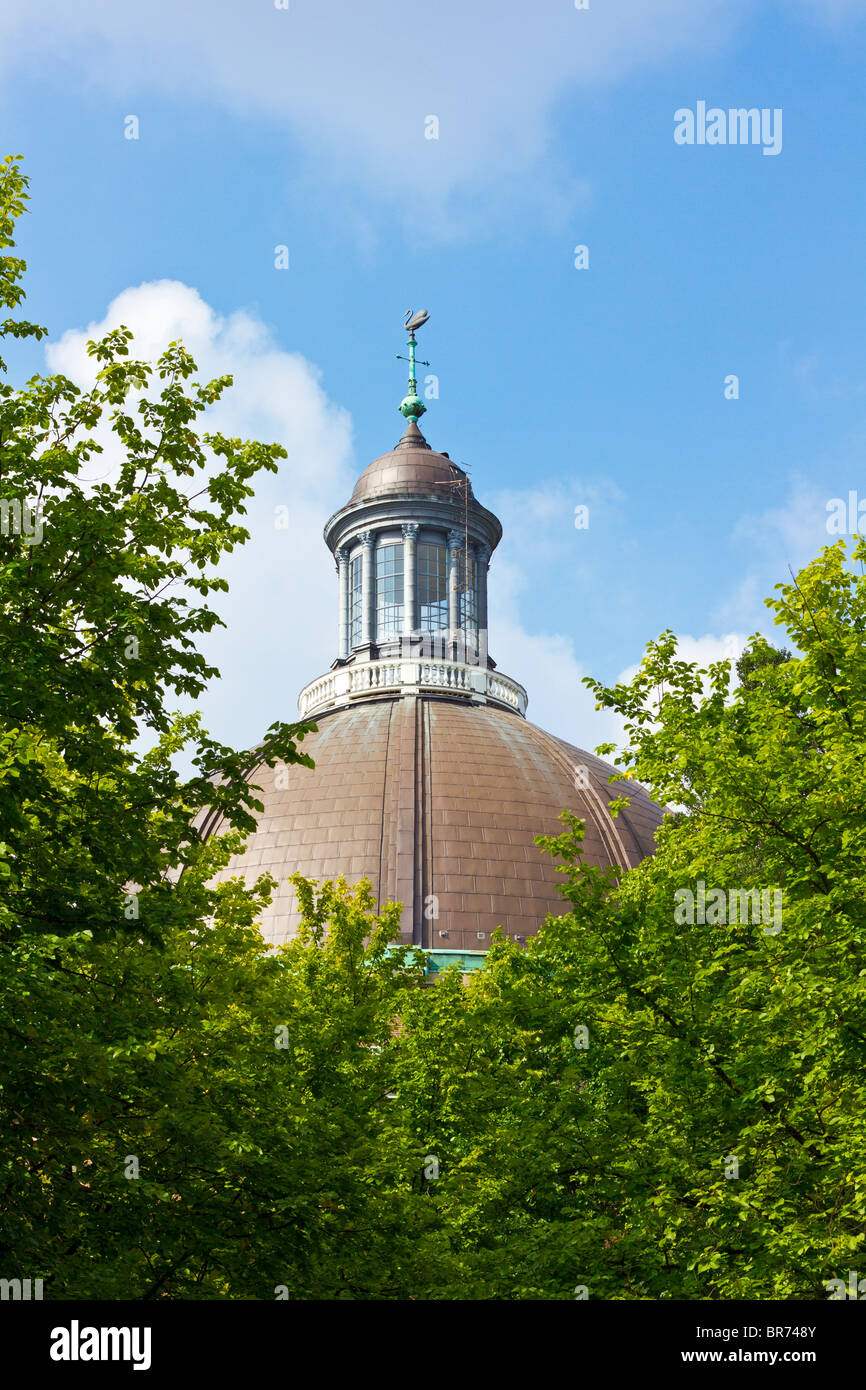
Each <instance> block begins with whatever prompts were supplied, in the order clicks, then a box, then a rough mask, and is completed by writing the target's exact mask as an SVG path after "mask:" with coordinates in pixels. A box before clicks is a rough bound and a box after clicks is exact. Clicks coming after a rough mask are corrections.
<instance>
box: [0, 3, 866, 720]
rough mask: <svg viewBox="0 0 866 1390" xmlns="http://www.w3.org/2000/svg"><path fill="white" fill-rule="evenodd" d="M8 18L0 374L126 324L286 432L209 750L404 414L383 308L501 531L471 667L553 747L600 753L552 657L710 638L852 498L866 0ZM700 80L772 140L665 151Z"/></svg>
mask: <svg viewBox="0 0 866 1390" xmlns="http://www.w3.org/2000/svg"><path fill="white" fill-rule="evenodd" d="M0 19H2V32H3V37H4V42H3V45H2V50H0V115H2V124H3V130H4V147H5V149H4V152H10V153H16V154H21V155H22V156H23V158H24V162H25V166H26V169H27V172H28V173H29V174H30V176H31V179H32V189H31V191H32V195H33V202H32V205H31V207H32V211H31V215H30V216H29V217H28V218H27V219H26V225H25V229H24V232H23V235H22V240H21V249H22V254H24V255H25V256H26V258H27V259H28V261H29V264H30V271H29V276H28V286H29V304H28V311H29V314H30V316H31V317H33V318H36V319H38V320H39V321H40V322H43V323H45V324H47V325H48V326H49V328H50V331H51V339H50V342H49V345H48V347H47V349H45V347H44V346H40V347H37V346H35V345H24V346H22V348H21V350H20V351H19V352H17V354H15V355H13V357H12V362H13V366H14V371H15V374H16V375H18V374H19V373H25V372H27V373H29V372H30V371H33V370H46V369H50V370H62V371H65V372H66V373H67V374H69V375H71V376H75V377H79V378H81V379H84V378H85V377H86V374H87V371H88V361H87V358H86V353H85V348H84V345H85V343H86V340H87V338H89V337H91V336H93V335H95V334H97V333H98V332H100V331H101V329H103V328H108V327H110V326H114V325H116V324H117V323H120V322H123V323H126V324H128V325H129V326H130V327H131V328H132V329H133V330H134V331H135V334H136V338H137V340H138V341H137V350H138V352H139V354H140V355H142V356H155V355H156V354H157V353H158V352H159V350H160V349H161V347H162V346H163V345H164V343H166V342H167V341H169V340H170V339H172V338H177V337H183V339H184V341H185V342H186V343H187V345H188V346H189V347H190V348H191V350H192V351H193V352H194V354H195V356H196V357H197V359H198V361H199V363H200V366H201V369H202V372H203V373H206V374H208V375H212V374H215V373H217V372H223V371H230V372H232V373H233V374H234V377H235V382H236V385H235V388H234V390H233V391H232V392H231V394H230V396H229V397H227V398H226V400H225V402H224V403H223V404H222V405H221V406H220V407H219V410H218V419H217V420H216V421H215V424H218V425H219V426H220V427H221V428H230V429H231V431H232V432H233V433H240V434H248V435H253V436H256V437H259V438H264V439H268V440H270V439H279V440H280V441H282V442H283V443H284V444H285V446H286V448H287V449H288V451H289V458H288V459H287V460H286V462H285V463H284V465H283V468H282V470H281V474H280V476H279V477H278V478H275V479H274V478H270V477H269V478H268V479H267V480H266V481H265V482H263V483H262V485H261V488H260V492H259V495H258V497H257V499H256V502H255V505H254V506H253V507H252V509H251V512H250V527H251V531H252V538H251V541H250V543H249V545H248V546H247V547H246V549H245V551H244V552H243V554H239V555H237V556H233V557H231V563H230V566H229V571H228V572H229V577H230V579H231V581H232V592H231V595H230V597H229V598H228V599H227V600H226V601H225V603H224V604H223V612H224V616H225V620H226V623H227V628H226V630H225V631H223V632H221V633H219V634H218V635H216V636H215V637H214V638H213V639H212V644H211V648H210V654H211V655H212V656H213V657H214V659H215V660H216V662H217V664H218V665H219V666H220V668H221V670H222V673H223V679H222V681H221V682H220V683H218V684H217V685H215V686H214V688H213V690H212V691H211V692H210V693H209V695H208V696H207V698H206V700H205V701H204V710H205V715H206V720H207V722H208V724H209V725H210V727H211V729H212V730H213V732H214V733H215V734H217V735H219V736H221V737H223V738H225V739H226V740H227V741H231V742H234V743H236V744H249V743H252V742H254V741H255V740H256V739H257V738H258V736H259V735H260V734H261V732H262V730H263V728H264V727H266V726H267V725H268V724H269V723H271V722H272V720H273V719H275V718H291V717H292V716H293V714H294V711H295V699H296V695H297V692H298V690H299V688H300V687H301V686H302V685H304V684H305V683H306V682H307V681H308V680H310V679H311V678H312V677H314V676H316V675H318V674H320V673H321V672H322V671H324V670H325V669H327V667H328V666H329V664H330V661H331V659H332V657H333V655H334V654H335V650H336V582H335V579H334V575H333V566H332V562H331V561H330V557H329V556H328V555H327V552H326V550H325V547H324V544H323V542H322V540H321V527H322V524H323V522H324V520H325V519H326V517H327V516H328V515H329V514H330V513H331V512H333V511H334V510H336V508H337V507H339V506H340V505H341V504H342V503H343V502H344V501H345V500H346V498H347V496H348V493H349V491H350V490H351V486H352V483H353V481H354V477H355V475H356V474H357V473H358V472H359V471H360V470H361V469H362V468H363V467H364V466H365V465H366V463H367V462H369V460H370V459H372V458H374V457H375V456H376V455H378V454H380V453H382V452H384V451H385V450H386V449H388V448H390V447H392V446H393V444H394V443H395V442H396V439H397V438H398V436H399V434H400V429H401V425H402V421H401V419H400V417H399V416H398V414H397V409H396V407H397V405H398V403H399V401H400V399H401V396H402V394H403V392H404V385H405V383H404V378H403V374H402V372H403V369H402V364H400V363H398V362H397V361H396V355H397V353H399V352H402V351H403V350H404V349H403V335H402V332H401V327H400V325H401V322H402V317H403V314H404V313H405V311H406V309H408V308H409V307H410V306H411V307H413V308H416V309H417V308H420V307H426V308H427V309H429V311H430V313H431V320H430V323H429V325H428V326H427V327H426V328H425V329H424V334H423V339H422V343H423V353H422V355H423V356H424V357H425V358H428V359H429V360H430V362H431V367H430V370H431V371H434V372H435V373H436V375H437V376H438V379H439V390H440V396H439V399H438V400H436V401H431V402H430V409H429V413H428V414H427V416H426V417H425V420H424V422H423V423H424V428H425V432H426V434H427V437H428V439H429V440H430V442H431V443H432V444H433V446H434V447H436V448H441V449H447V450H449V452H450V453H451V456H452V457H453V458H455V459H456V460H458V461H459V462H461V463H463V464H464V465H466V466H468V468H469V470H470V472H471V475H472V479H473V484H474V487H475V490H476V493H477V494H478V496H479V497H480V498H481V500H482V501H484V502H485V504H486V505H488V506H490V507H492V508H493V509H494V510H495V511H497V513H498V514H499V515H500V516H501V518H502V521H503V524H504V527H505V538H504V540H503V543H502V545H501V546H500V548H499V550H498V552H497V554H496V556H495V557H494V562H493V565H492V567H491V574H490V593H491V617H490V649H491V653H492V655H493V656H494V657H495V658H496V660H497V662H498V663H499V665H500V667H501V668H502V669H503V670H505V671H506V672H508V673H509V674H511V675H514V676H515V677H517V678H518V679H520V680H522V681H523V683H524V684H525V685H526V686H527V687H528V690H529V696H530V717H531V718H533V719H534V720H535V721H536V722H538V723H541V724H542V725H545V726H546V727H547V728H549V729H550V730H551V731H552V732H555V733H558V734H560V735H563V736H565V737H567V738H569V739H571V740H573V741H575V742H577V743H583V744H584V745H585V746H590V747H591V746H593V745H594V744H595V743H597V742H598V741H599V740H600V739H601V738H604V737H606V736H607V729H606V727H605V725H604V723H603V721H602V720H601V719H600V717H599V716H596V715H595V714H594V712H593V710H592V707H591V701H589V700H588V698H587V696H586V694H585V692H584V690H583V688H582V686H581V684H580V678H581V676H582V675H584V674H586V673H592V674H594V675H597V676H599V677H601V678H603V679H605V680H613V679H615V678H616V677H617V676H618V675H619V673H620V672H622V671H624V670H627V669H628V668H630V667H631V666H633V665H634V664H635V663H636V662H637V661H638V660H639V659H640V655H641V652H642V650H643V647H644V644H645V643H646V641H647V640H649V639H651V638H653V637H654V636H656V635H657V634H658V633H659V632H660V631H662V630H663V629H665V628H673V629H674V630H675V631H676V632H677V633H678V634H680V635H681V637H682V643H683V649H684V652H685V654H686V655H687V656H690V657H696V658H697V657H699V658H701V659H713V658H715V657H717V656H719V655H735V654H736V652H737V651H738V650H739V649H740V647H741V646H742V643H743V641H744V639H745V637H746V635H748V634H749V633H752V632H754V631H756V630H758V629H763V630H765V631H767V632H768V633H770V632H771V628H770V626H769V623H768V617H767V614H766V610H765V608H764V606H763V598H764V597H765V596H766V595H767V594H768V593H770V592H771V590H772V587H773V585H774V584H776V583H779V582H780V581H782V580H784V579H785V577H786V575H787V569H788V566H789V565H792V566H794V567H796V566H797V565H799V564H802V563H803V562H804V561H805V560H807V559H808V558H810V556H811V555H813V554H814V553H815V552H816V551H817V550H818V548H819V547H820V546H821V545H823V544H826V543H827V542H828V540H830V539H831V537H829V536H828V534H827V531H826V524H825V523H826V517H827V510H826V508H827V502H828V500H829V499H830V498H833V497H837V496H842V497H847V495H848V492H849V491H850V490H851V489H857V488H858V487H859V489H860V493H861V494H862V495H863V496H864V497H866V473H864V468H863V458H864V443H866V438H864V436H866V420H864V405H866V397H864V385H866V347H864V340H863V333H862V317H863V314H862V301H863V288H864V274H863V262H864V249H863V248H864V245H866V236H864V206H866V205H864V191H863V190H864V178H863V148H864V124H866V103H864V98H863V95H862V87H863V84H862V73H863V65H864V56H866V51H864V50H866V0H784V3H783V0H778V2H776V0H727V3H725V4H720V3H718V0H654V3H652V4H647V3H645V0H643V2H641V0H589V8H583V9H578V8H577V7H576V5H575V3H574V0H534V3H532V4H525V3H524V4H517V3H514V0H497V2H496V3H493V0H473V2H472V3H471V4H466V3H465V0H464V3H460V4H458V3H455V0H441V3H431V4H419V5H416V6H413V7H407V6H406V5H405V4H404V3H398V0H367V3H365V4H363V5H360V4H358V3H356V0H352V3H350V0H287V3H286V4H285V5H284V3H283V0H277V3H274V0H208V3H204V2H203V0H184V3H182V4H177V3H172V4H169V3H168V0H149V3H148V4H146V5H139V6H128V5H118V4H117V3H116V0H76V3H75V4H74V5H70V4H68V3H61V0H41V2H40V4H39V5H38V6H34V5H33V4H32V3H26V0H0ZM701 102H703V103H705V104H706V108H720V109H721V110H722V111H727V110H728V109H730V108H739V107H756V108H759V109H762V110H763V109H767V110H768V111H770V112H775V111H781V112H782V125H781V127H780V129H781V132H782V145H781V150H780V151H779V153H778V154H776V155H774V156H772V157H767V156H766V155H765V154H764V151H763V149H762V147H760V146H759V145H745V146H743V145H734V144H725V145H720V144H715V145H714V144H711V143H704V144H697V143H696V144H693V145H681V144H677V143H676V142H675V140H674V131H675V127H676V122H675V113H676V112H677V111H681V110H683V109H690V110H692V111H695V112H697V110H698V104H699V103H701ZM131 118H134V120H132V119H131ZM431 118H435V120H432V119H431ZM131 133H134V134H135V136H136V137H137V138H127V137H128V136H129V135H130V134H131ZM432 133H435V135H436V136H437V138H428V137H429V136H430V135H431V134H432ZM279 246H285V247H287V248H288V261H289V267H288V269H278V268H277V266H276V265H275V260H276V259H277V257H276V255H275V248H276V247H279ZM577 246H585V247H587V248H588V253H587V257H585V259H586V258H588V266H587V267H586V268H581V269H578V268H576V266H575V259H576V257H575V248H576V247H577ZM732 376H735V377H736V378H737V379H738V391H739V394H738V397H737V398H736V399H733V398H729V397H730V394H731V392H730V387H729V388H728V391H727V395H726V381H727V380H729V379H730V378H731V377H732ZM280 504H283V505H286V506H287V507H288V508H289V516H290V525H289V528H288V529H287V530H277V529H275V527H274V524H273V518H274V508H275V506H277V505H280ZM578 505H586V506H588V507H589V509H590V525H589V528H588V529H587V530H576V529H575V527H574V509H575V507H576V506H578Z"/></svg>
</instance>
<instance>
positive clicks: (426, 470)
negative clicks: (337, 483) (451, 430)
mask: <svg viewBox="0 0 866 1390" xmlns="http://www.w3.org/2000/svg"><path fill="white" fill-rule="evenodd" d="M466 477H467V475H466V473H464V471H463V469H462V468H458V466H457V464H456V463H452V462H451V460H450V459H449V457H448V455H447V454H439V453H437V452H436V450H435V449H431V447H430V445H429V444H428V443H427V440H426V439H425V438H424V436H423V434H422V433H421V431H420V430H419V428H418V426H417V425H416V424H415V423H414V421H410V422H409V424H408V426H407V427H406V431H405V433H404V435H403V437H402V439H401V440H400V442H399V443H398V444H397V445H396V447H395V448H393V449H391V450H390V451H389V452H388V453H387V454H382V455H380V457H379V458H377V459H374V460H373V462H372V463H371V464H369V465H368V466H367V467H366V468H365V469H364V471H363V473H362V474H361V476H360V478H359V479H358V481H357V483H356V484H355V490H354V492H353V493H352V497H351V500H350V503H349V505H350V506H351V505H352V504H353V503H356V502H363V501H366V500H367V499H368V498H372V497H379V496H385V495H387V496H391V495H394V494H396V493H404V494H406V495H407V496H411V497H423V496H425V495H426V496H436V497H438V498H440V499H442V500H444V496H447V491H448V485H449V484H453V483H462V482H463V481H464V480H465V479H466ZM469 497H470V498H471V497H472V485H471V483H470V484H469Z"/></svg>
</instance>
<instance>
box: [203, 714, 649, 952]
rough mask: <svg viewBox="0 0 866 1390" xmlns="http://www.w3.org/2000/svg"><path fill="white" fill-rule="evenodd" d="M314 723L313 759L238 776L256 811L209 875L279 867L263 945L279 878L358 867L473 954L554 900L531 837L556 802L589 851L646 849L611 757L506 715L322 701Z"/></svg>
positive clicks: (545, 826)
mask: <svg viewBox="0 0 866 1390" xmlns="http://www.w3.org/2000/svg"><path fill="white" fill-rule="evenodd" d="M318 724H319V727H318V732H317V733H314V734H310V735H308V736H307V738H305V740H304V743H303V749H304V752H305V753H307V752H308V753H310V754H311V755H312V757H313V759H314V761H315V768H314V769H310V768H307V767H303V766H292V767H289V768H287V769H286V768H284V769H281V771H282V778H281V782H286V783H287V785H286V786H284V787H283V786H282V785H281V787H280V788H279V789H278V788H277V787H276V786H275V769H272V768H268V767H266V766H261V767H259V768H257V769H256V770H255V771H254V772H253V774H252V775H251V778H250V780H251V781H252V782H254V783H256V784H257V785H259V786H260V787H261V788H262V792H261V794H260V796H261V800H262V801H263V803H264V811H263V813H262V815H261V816H260V818H259V823H258V827H257V829H256V831H255V832H254V833H253V834H252V835H251V836H250V838H249V840H248V841H247V847H246V850H245V851H244V853H243V854H241V855H238V856H236V857H235V858H233V859H232V861H231V862H230V864H229V865H228V866H227V868H226V869H225V870H223V871H222V872H221V873H220V874H219V875H218V880H219V879H225V878H231V877H236V876H241V877H243V878H244V879H245V880H247V882H250V883H251V882H253V881H254V880H255V878H256V877H257V875H258V874H260V873H263V872H265V871H267V872H269V873H270V874H272V875H273V877H274V878H275V879H277V880H278V887H277V889H276V891H275V894H274V898H273V901H272V902H271V905H270V907H269V908H267V909H266V911H265V914H264V916H263V918H262V931H263V933H264V936H265V938H266V939H267V940H269V941H271V942H273V943H275V944H276V943H279V942H283V941H286V940H288V939H289V937H291V936H292V935H293V934H294V932H295V930H296V928H297V925H298V912H297V903H296V899H295V894H294V890H293V888H292V885H291V884H290V883H288V882H287V881H286V880H287V878H288V875H289V874H292V873H295V872H299V873H302V874H304V875H305V876H306V877H308V878H315V879H328V878H333V877H335V876H336V875H338V874H343V875H344V876H345V877H346V878H347V879H348V880H349V882H351V883H357V882H358V880H359V879H361V878H364V877H366V878H369V879H370V881H371V882H372V885H373V892H374V894H375V895H376V896H377V898H378V901H379V904H380V905H382V904H384V903H385V902H387V901H388V900H392V901H394V900H396V901H399V902H402V903H403V904H404V907H405V911H404V917H403V930H404V938H405V939H412V937H413V936H414V939H415V942H416V944H420V945H422V946H425V947H432V948H435V949H440V950H449V951H450V950H473V951H478V950H482V951H483V950H485V949H487V947H488V946H489V945H490V936H491V933H492V932H493V931H494V930H495V929H496V927H498V926H502V927H503V929H504V930H505V932H506V934H507V935H509V936H511V937H515V936H516V937H521V938H522V937H528V936H531V935H533V934H534V933H535V932H537V930H538V928H539V927H540V926H541V924H542V922H543V921H544V918H545V916H546V914H547V913H548V912H552V913H554V914H556V915H562V914H563V913H564V912H565V911H566V910H567V904H566V903H565V901H564V900H563V898H562V896H561V895H560V893H559V891H558V888H559V885H560V884H561V883H562V881H563V880H562V876H561V875H560V874H557V873H556V866H555V862H554V860H553V859H552V858H551V857H550V855H548V854H546V853H544V852H543V851H542V850H541V849H539V848H538V847H537V846H536V845H534V844H533V837H534V836H536V835H539V834H547V835H551V834H558V833H560V832H561V831H562V828H563V827H562V823H561V822H560V820H559V814H560V812H561V811H562V810H563V809H566V808H567V809H569V810H573V811H575V812H576V813H577V814H578V815H579V816H580V817H581V818H583V819H584V821H585V823H586V838H585V840H584V853H585V858H586V861H587V862H589V863H591V864H596V865H599V866H606V865H609V864H617V865H619V866H621V867H623V868H627V867H632V866H634V865H636V864H637V863H639V861H640V860H641V859H643V858H644V857H645V856H646V855H648V854H651V853H652V852H653V849H654V838H653V837H654V831H655V828H656V826H657V825H658V824H659V822H660V821H661V815H662V813H661V810H660V809H659V807H658V806H656V805H655V804H654V803H653V802H652V801H651V800H650V798H649V796H648V795H647V793H646V792H645V791H644V789H643V788H642V787H639V786H637V785H635V784H631V785H630V786H629V788H628V794H629V797H630V801H631V805H630V808H629V809H628V810H625V811H623V812H621V813H620V815H619V816H618V817H617V819H616V820H614V819H613V818H612V817H611V815H610V813H609V811H608V809H607V805H608V802H609V801H610V800H611V799H612V798H613V797H615V796H617V795H619V794H620V793H621V786H620V784H614V785H613V786H610V785H608V780H607V779H608V777H609V776H610V773H611V771H612V770H613V769H612V768H610V767H609V766H608V765H607V764H606V763H603V762H601V761H600V760H599V759H598V758H595V757H593V756H592V755H591V754H589V753H584V752H582V751H581V750H580V749H578V748H573V747H572V746H571V745H570V744H568V743H565V742H563V741H562V740H561V739H557V738H554V737H552V736H551V735H550V734H547V733H545V732H544V731H543V730H542V729H539V728H537V727H536V726H535V725H533V724H529V723H527V721H526V720H525V719H523V718H522V717H521V716H520V715H518V714H516V713H510V712H509V711H508V710H505V709H502V708H498V707H496V706H494V705H490V704H488V705H477V704H469V703H461V702H460V701H459V700H456V699H448V698H443V697H440V696H433V695H430V696H425V695H398V696H396V697H394V698H379V699H367V700H363V701H361V702H360V703H357V704H351V705H348V706H344V707H342V708H339V709H335V710H332V711H329V712H327V713H325V714H323V715H321V716H319V717H318ZM580 768H583V769H586V771H585V773H582V772H580V773H579V772H578V769H580ZM219 828H220V827H219V824H218V823H216V824H214V825H211V826H208V827H207V830H206V833H213V831H214V830H219ZM434 909H435V911H436V912H438V916H434V915H433V914H434Z"/></svg>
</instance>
